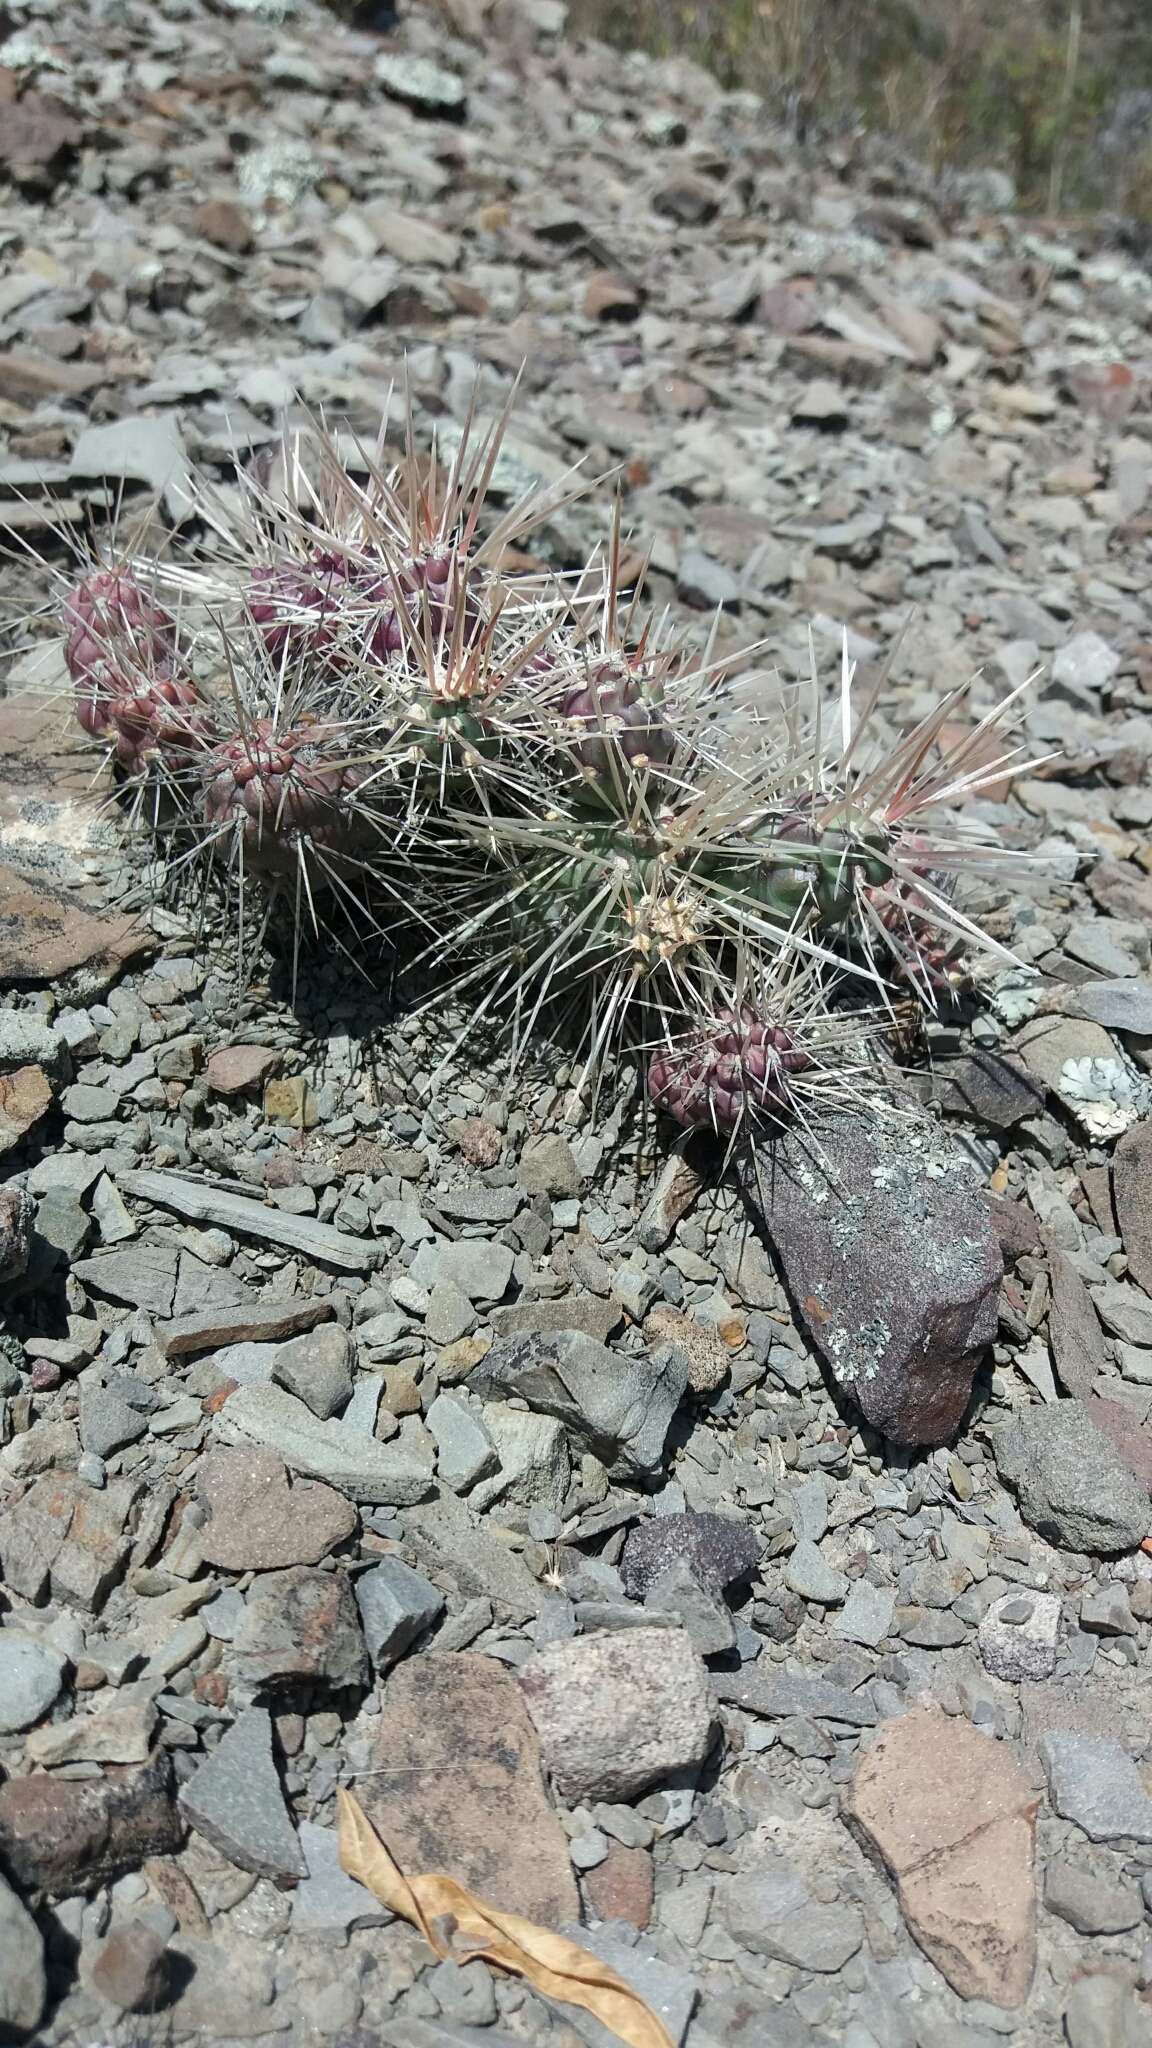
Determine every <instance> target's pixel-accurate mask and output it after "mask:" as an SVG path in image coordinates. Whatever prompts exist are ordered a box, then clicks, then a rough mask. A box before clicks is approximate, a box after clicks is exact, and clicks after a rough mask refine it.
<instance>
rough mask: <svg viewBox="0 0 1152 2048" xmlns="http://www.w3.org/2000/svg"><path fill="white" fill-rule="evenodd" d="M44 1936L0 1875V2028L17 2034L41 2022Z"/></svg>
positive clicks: (44, 1990) (45, 1993)
mask: <svg viewBox="0 0 1152 2048" xmlns="http://www.w3.org/2000/svg"><path fill="white" fill-rule="evenodd" d="M47 1990H48V1986H47V1979H46V1977H45V1972H44V1940H43V1937H42V1935H41V1933H40V1929H39V1928H38V1927H37V1925H36V1922H35V1920H34V1919H33V1918H32V1915H31V1913H30V1912H29V1911H28V1908H27V1906H25V1905H24V1904H23V1902H22V1901H21V1900H20V1899H18V1898H17V1896H16V1894H15V1892H14V1891H13V1890H12V1887H11V1885H9V1884H8V1882H7V1880H6V1879H5V1878H3V1877H0V2028H2V2029H3V2031H4V2032H5V2034H7V2033H8V2032H9V2030H11V2032H12V2034H13V2035H14V2036H16V2037H17V2038H23V2037H24V2036H25V2035H27V2034H31V2032H32V2030H33V2028H34V2027H38V2026H39V2024H40V2017H41V2014H42V2013H43V2011H44V2001H45V1998H46V1996H47Z"/></svg>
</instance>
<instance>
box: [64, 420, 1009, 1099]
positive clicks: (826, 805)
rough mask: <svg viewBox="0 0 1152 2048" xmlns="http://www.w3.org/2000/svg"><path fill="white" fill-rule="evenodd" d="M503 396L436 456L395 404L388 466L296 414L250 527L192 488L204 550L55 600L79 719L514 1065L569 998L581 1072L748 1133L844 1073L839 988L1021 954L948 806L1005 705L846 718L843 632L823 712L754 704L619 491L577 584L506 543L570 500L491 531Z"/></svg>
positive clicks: (267, 470)
mask: <svg viewBox="0 0 1152 2048" xmlns="http://www.w3.org/2000/svg"><path fill="white" fill-rule="evenodd" d="M505 424H506V418H505V419H504V420H501V421H498V422H497V424H496V426H495V427H494V428H493V430H492V431H491V432H490V433H489V434H488V435H487V436H486V437H482V438H481V440H480V442H479V445H476V444H475V442H474V441H471V440H470V439H469V432H467V431H466V432H465V434H464V436H463V437H462V439H461V441H460V444H459V448H458V451H457V453H456V455H455V457H454V459H453V461H452V462H451V463H450V464H449V465H447V466H445V465H444V464H442V463H440V462H439V460H438V458H437V457H436V455H435V454H434V455H433V457H432V459H431V462H430V463H429V464H427V465H421V464H420V463H419V462H418V461H417V460H416V457H415V455H414V452H413V435H412V431H411V422H409V432H408V438H407V450H406V455H405V458H404V460H403V461H402V462H400V463H397V464H394V465H390V464H389V462H388V460H387V458H386V455H385V453H384V437H383V433H382V435H381V440H380V443H379V444H378V447H377V451H376V453H375V455H372V456H365V457H360V456H358V457H357V463H358V466H357V467H356V470H355V473H354V474H353V473H351V472H350V471H349V469H348V467H347V466H346V464H345V462H344V460H343V459H342V451H341V448H340V445H339V444H338V443H337V442H336V441H335V440H334V439H333V438H332V437H330V436H327V435H325V434H324V433H323V432H322V431H320V430H315V431H310V432H309V433H308V434H306V435H304V436H301V437H299V440H298V441H296V440H292V439H286V440H285V443H284V446H283V449H282V451H281V468H282V469H283V471H284V480H283V481H282V482H281V483H280V484H276V483H275V482H274V471H275V464H268V463H266V464H263V465H262V466H261V467H260V468H259V470H258V471H257V472H256V473H255V474H253V475H252V476H249V477H247V478H244V477H242V478H241V479H240V480H239V483H240V503H241V505H242V508H244V509H242V512H241V515H240V520H239V524H238V525H237V523H236V518H235V502H236V501H235V498H234V496H233V497H230V498H229V500H228V501H227V502H225V501H224V500H216V499H214V498H213V497H212V494H211V492H210V490H208V488H207V487H205V489H204V494H203V495H204V504H203V508H202V509H203V512H204V517H203V526H204V528H205V529H206V530H207V532H208V534H209V535H210V536H214V538H210V539H209V541H208V543H207V545H206V548H205V551H204V552H203V553H202V554H201V555H200V556H198V558H197V560H196V562H195V563H194V564H184V565H180V564H173V563H160V562H154V563H148V564H145V565H142V566H141V567H139V568H133V569H129V568H128V567H124V566H122V567H118V568H111V569H108V568H105V569H98V570H95V571H92V572H90V573H89V574H87V575H85V576H84V578H83V580H82V581H81V582H80V583H79V585H78V586H77V588H76V589H75V590H73V591H72V592H71V593H70V594H69V595H68V596H67V598H66V601H65V604H64V607H63V627H64V634H65V642H66V646H65V652H66V659H67V662H68V667H69V670H70V672H71V674H72V677H73V679H74V684H75V693H76V698H75V701H76V711H77V716H78V717H79V719H80V722H81V724H82V725H83V726H84V727H85V729H86V730H87V731H88V732H89V733H91V734H93V735H94V736H96V737H98V738H100V739H102V740H103V741H104V742H105V743H106V744H107V746H108V747H109V749H110V751H111V753H112V755H113V758H114V759H115V760H116V762H117V763H118V765H119V767H120V769H121V771H122V772H123V775H124V776H127V777H129V778H131V780H132V782H133V784H134V787H135V788H136V790H137V791H146V792H147V793H148V795H149V802H148V804H147V806H146V809H147V814H148V815H149V817H150V818H151V819H152V820H153V822H154V824H155V826H156V828H157V829H158V830H160V831H162V832H164V833H166V834H167V835H169V839H170V841H171V842H172V843H173V845H174V848H175V851H176V854H177V856H178V857H177V859H176V861H175V863H174V865H175V868H176V869H177V870H179V869H182V868H183V867H184V866H185V865H186V864H193V863H195V862H196V861H197V860H198V859H200V858H201V857H202V856H203V857H204V859H205V860H206V861H207V864H208V873H209V874H210V875H213V876H222V877H224V878H226V880H227V883H228V886H229V888H230V889H231V890H232V892H233V898H235V896H236V895H239V900H240V902H241V905H242V904H243V900H244V897H243V892H244V891H246V890H247V889H248V888H249V887H252V888H255V889H257V890H260V891H261V892H262V894H263V898H264V904H265V914H264V920H263V923H262V924H261V926H260V930H261V932H263V930H264V929H265V927H268V928H269V929H273V930H274V929H275V924H276V919H277V918H279V917H281V916H285V917H286V919H287V922H288V924H289V927H290V930H291V934H292V936H293V940H294V943H295V940H296V938H297V937H298V924H299V922H300V921H301V920H302V919H307V920H308V921H309V922H310V923H311V925H312V928H313V929H314V930H315V931H317V932H320V931H322V930H325V929H327V928H328V926H329V924H330V922H331V917H330V913H331V911H332V910H333V909H334V908H336V907H341V908H343V909H345V910H347V911H348V912H349V914H351V915H354V916H355V917H356V918H357V921H359V922H361V924H362V926H366V928H367V929H368V930H371V931H374V932H376V933H378V934H382V935H383V936H385V937H386V938H389V939H391V940H392V941H393V942H395V943H397V944H399V943H400V941H401V940H405V941H406V940H407V939H409V938H410V937H411V934H412V933H413V932H414V931H418V932H419V933H420V934H421V935H422V936H421V938H420V940H419V941H418V948H419V950H418V951H417V952H416V959H415V963H414V964H415V966H416V967H417V968H420V969H422V970H423V969H426V968H427V967H428V966H429V965H430V964H434V965H435V967H436V968H437V969H438V970H439V972H440V974H441V976H442V975H443V973H444V972H445V971H446V970H450V971H451V973H452V974H453V975H454V977H455V986H456V988H457V990H458V992H460V993H461V994H464V995H466V997H467V1007H468V1008H469V1009H470V1010H471V1011H472V1013H473V1014H474V1016H475V1017H476V1018H477V1019H480V1018H497V1017H502V1018H505V1019H507V1021H508V1024H509V1028H510V1032H511V1037H512V1052H513V1064H514V1063H515V1059H516V1058H517V1057H518V1056H519V1054H520V1052H521V1050H522V1049H523V1047H524V1045H525V1044H526V1041H527V1039H528V1038H529V1036H530V1035H531V1034H532V1032H533V1031H534V1029H535V1028H536V1026H537V1025H538V1024H539V1023H541V1022H542V1021H543V1020H545V1019H547V1020H549V1021H550V1022H553V1021H554V1022H556V1023H557V1024H561V1023H562V1025H563V1028H564V1029H565V1030H566V1031H571V1033H572V1035H573V1037H574V1039H575V1042H576V1046H577V1048H578V1055H579V1058H578V1064H577V1068H576V1088H577V1093H579V1091H580V1090H581V1088H582V1087H585V1086H593V1087H594V1085H595V1079H596V1077H597V1076H598V1075H599V1074H600V1073H601V1072H602V1071H603V1069H604V1067H605V1065H606V1063H610V1062H611V1060H612V1059H613V1058H614V1056H615V1055H616V1054H617V1053H618V1052H620V1051H621V1050H622V1049H628V1050H630V1051H631V1052H632V1053H634V1054H636V1055H637V1056H640V1057H642V1058H643V1059H644V1060H646V1061H647V1069H648V1087H649V1091H650V1094H651V1097H652V1099H653V1101H654V1102H655V1103H656V1104H657V1105H658V1106H659V1107H660V1108H661V1109H662V1110H663V1111H665V1112H667V1114H668V1115H670V1116H671V1117H672V1118H673V1119H674V1120H675V1121H676V1122H677V1123H679V1124H680V1125H681V1126H682V1127H684V1128H685V1129H691V1128H696V1127H698V1126H707V1127H709V1128H712V1129H715V1130H716V1131H719V1132H726V1133H728V1134H733V1133H740V1132H743V1131H745V1130H754V1129H755V1128H756V1127H757V1126H758V1125H760V1124H762V1123H763V1122H764V1121H765V1120H770V1119H773V1118H780V1117H785V1116H787V1115H788V1114H790V1113H791V1112H792V1111H793V1110H794V1108H795V1107H796V1105H797V1104H798V1103H799V1102H800V1101H801V1100H802V1099H809V1098H816V1097H818V1096H819V1095H820V1093H821V1091H824V1092H825V1093H826V1092H827V1089H828V1088H829V1087H832V1088H833V1089H834V1088H836V1087H840V1088H841V1089H842V1090H843V1091H847V1083H848V1075H849V1073H850V1072H853V1073H854V1072H856V1071H857V1069H855V1068H850V1067H849V1066H848V1064H847V1058H848V1055H847V1050H846V1048H847V1045H848V1044H849V1042H851V1043H855V1042H856V1040H854V1039H851V1037H850V1034H848V1035H845V1034H844V1033H842V1032H841V1031H840V1020H841V1018H842V1015H843V1013H844V1011H845V1008H847V1010H848V1011H849V1012H850V1013H851V1016H852V1017H853V1018H854V1019H855V1020H856V1022H855V1023H854V1024H853V1029H854V1030H855V1029H856V1028H857V1025H858V1024H859V1017H860V1003H861V1000H862V999H867V1000H869V1001H871V1000H873V999H874V998H875V997H877V996H879V997H880V1000H881V1005H882V1006H884V1005H888V994H887V993H886V992H887V991H888V990H889V988H890V985H891V984H893V983H896V984H902V985H903V986H904V987H905V988H906V990H907V991H909V992H910V994H911V996H912V998H913V999H914V1001H915V1002H916V1003H917V1004H918V1005H919V1006H920V1007H921V1008H923V1009H925V1010H929V1011H930V1010H932V1009H933V1008H934V1007H936V1006H937V1005H938V1004H939V1003H940V1002H941V1001H944V1000H947V999H948V996H949V993H950V990H951V988H952V986H953V985H954V982H955V979H956V977H957V975H958V974H959V972H960V971H961V969H962V968H963V966H964V964H965V962H966V960H967V958H968V956H969V955H970V954H971V953H972V952H973V951H974V950H984V951H986V952H989V953H993V954H995V953H999V954H1000V957H1001V958H1004V957H1007V956H1005V955H1004V953H1003V949H1002V948H998V947H997V946H996V945H995V943H994V942H993V941H992V940H991V939H990V938H987V937H986V936H985V935H984V934H982V933H981V932H980V931H979V929H978V927H977V926H976V925H975V924H973V923H972V922H971V920H969V919H968V918H967V917H966V916H965V915H964V913H963V910H962V908H961V907H960V903H959V899H957V900H955V901H954V899H953V889H952V882H951V880H950V879H949V878H950V877H951V878H956V877H958V876H959V875H960V874H961V873H962V871H963V866H964V863H965V861H966V860H967V859H969V858H970V857H971V858H976V857H978V853H976V852H974V853H972V854H971V855H970V854H969V853H967V852H966V851H965V848H964V845H963V841H962V839H961V837H960V836H958V835H957V834H956V832H955V831H954V830H951V831H950V830H949V829H948V827H947V826H946V825H944V826H942V825H941V824H940V822H939V813H940V812H941V810H942V809H943V810H948V809H952V810H955V809H957V808H958V807H960V806H961V805H962V804H963V803H964V802H965V800H966V799H967V798H968V797H970V796H971V795H972V794H973V793H975V792H977V791H978V790H979V789H980V788H981V786H982V785H983V784H984V783H985V782H986V781H990V780H991V779H992V778H993V777H996V776H999V775H1001V774H1003V772H1004V770H1005V767H1006V765H1007V763H1008V762H1009V761H1011V760H1012V759H1013V758H1014V757H1013V756H1012V755H1011V754H1006V755H1001V756H1000V757H999V758H998V759H996V760H994V761H991V762H988V763H987V765H986V766H984V767H981V768H979V769H976V768H975V767H973V766H971V765H970V764H971V763H973V762H975V761H979V760H983V761H985V762H987V755H988V749H987V747H986V745H985V740H986V736H987V734H988V732H989V730H990V729H991V728H992V727H994V726H996V725H997V724H998V723H1000V722H1001V721H1002V720H1003V719H1004V718H1005V716H1006V715H1007V714H1008V713H1009V711H1010V709H1011V705H1012V702H1013V699H1011V698H1009V699H1008V700H1006V702H1005V703H1004V704H1002V705H1000V706H998V707H997V709H996V710H995V711H994V712H993V713H990V714H989V716H988V718H987V719H985V720H984V721H982V722H981V724H979V725H978V726H976V727H975V728H973V730H972V732H971V733H970V734H969V735H968V737H967V738H966V739H965V740H962V741H961V742H960V743H959V744H958V745H952V746H951V747H949V746H948V745H947V744H945V740H944V728H945V725H946V724H947V723H948V721H950V720H951V719H953V718H954V716H955V713H956V697H955V696H952V697H950V698H948V699H946V700H944V701H943V702H942V703H941V705H939V706H938V707H937V708H936V710H935V711H933V712H932V713H931V714H930V716H929V717H928V718H926V719H924V720H922V721H921V722H920V724H919V725H917V726H916V727H915V728H914V729H913V730H912V731H911V732H909V733H907V734H906V735H905V736H904V737H903V738H901V739H899V740H897V741H895V742H892V741H891V740H885V739H884V738H883V737H882V736H881V735H880V734H878V733H876V732H874V730H873V726H872V724H871V723H870V722H869V718H868V717H866V718H865V720H864V721H863V723H862V725H861V726H860V727H859V728H857V727H856V725H855V723H854V716H853V708H852V694H851V683H852V671H851V665H850V664H849V663H848V662H847V659H845V662H844V667H843V671H842V675H841V682H840V693H839V706H838V712H839V715H838V716H830V715H829V706H828V705H827V704H826V703H825V701H824V696H823V693H822V690H821V687H820V685H819V682H818V680H817V679H816V678H815V677H813V679H812V683H811V695H810V700H809V703H808V705H807V707H805V706H804V704H803V702H802V700H801V699H800V698H799V696H798V695H797V697H796V699H795V701H794V703H792V704H791V705H789V706H787V707H786V709H785V712H784V714H783V715H778V714H777V712H776V711H775V710H772V711H768V710H756V709H755V708H753V709H747V708H745V707H746V706H747V705H750V706H753V707H755V706H756V705H757V704H767V703H771V704H773V705H775V704H776V702H777V701H778V692H776V691H775V689H774V688H772V687H767V688H766V687H765V684H766V683H769V682H770V681H771V679H768V678H765V677H764V676H763V674H762V673H760V672H759V671H757V670H756V669H755V668H754V667H751V666H750V665H749V666H746V667H745V669H744V670H743V671H742V672H741V671H740V670H739V669H738V668H737V667H736V665H735V664H734V663H733V662H732V660H731V659H730V658H726V659H725V660H724V661H723V662H720V661H719V660H716V661H714V660H713V659H712V643H711V642H710V643H709V644H708V646H706V647H705V648H704V649H703V650H702V651H701V650H698V649H697V648H696V647H695V646H694V645H693V643H692V642H691V641H690V640H689V639H688V638H686V637H677V635H676V634H675V633H674V632H671V631H670V629H669V627H668V622H667V620H666V619H665V618H654V617H648V616H646V615H645V614H644V613H643V611H642V609H641V603H640V598H639V595H638V594H637V593H635V592H631V593H625V592H624V591H623V590H622V587H621V575H622V572H621V563H622V559H623V550H622V543H621V530H620V515H619V510H617V515H616V519H615V522H614V525H613V529H612V533H611V537H610V540H609V541H608V544H607V546H606V548H605V550H604V551H603V557H601V553H600V551H599V550H597V551H595V552H594V553H593V556H592V558H591V560H590V561H589V562H588V563H587V565H586V566H585V568H584V569H583V570H582V571H580V572H579V573H578V574H577V575H576V576H575V578H568V577H566V576H564V575H560V574H551V573H549V572H544V571H540V570H539V569H535V570H533V571H532V572H531V573H528V572H526V571H524V570H522V569H518V570H517V571H515V572H514V571H512V570H511V569H510V568H509V567H508V562H507V555H508V550H509V549H510V548H511V546H512V545H513V543H516V544H517V545H519V543H520V541H521V539H522V537H523V535H524V534H525V533H526V532H527V531H529V530H530V528H531V527H532V525H533V524H534V523H535V524H539V523H540V522H541V521H542V519H543V518H544V516H545V515H546V513H548V512H549V511H551V510H552V509H554V508H555V505H556V499H555V498H553V499H551V500H549V498H548V497H547V495H546V494H543V495H542V494H540V493H536V492H533V493H530V494H529V496H528V498H527V499H525V500H524V501H523V502H522V503H520V504H518V505H513V506H512V507H510V508H509V509H508V510H507V511H505V512H504V513H503V514H502V515H501V516H498V517H497V518H496V519H495V520H494V522H493V523H492V524H491V526H490V527H485V525H484V513H485V507H486V500H487V497H488V494H489V489H490V486H491V485H492V483H493V478H494V472H495V466H496V461H497V457H498V455H499V450H500V441H501V436H502V434H503V431H504V426H505ZM567 495H570V493H569V494H567ZM520 559H521V561H522V560H523V557H522V556H521V558H520ZM158 590H159V591H163V592H165V593H166V592H168V591H172V592H174V593H179V594H180V595H181V596H183V597H186V598H187V599H188V600H189V602H188V603H187V604H185V605H184V606H183V608H180V607H178V606H177V605H176V604H175V602H173V603H172V605H171V608H170V607H169V605H167V604H165V603H163V602H161V600H160V598H159V597H158V596H157V595H156V594H155V593H156V591H158ZM177 618H178V619H179V627H177V623H176V620H177ZM166 794H167V795H170V796H171V799H172V800H171V801H167V800H166ZM153 799H155V800H153ZM141 808H144V807H141ZM362 913H367V915H366V917H362V916H361V914H362ZM241 922H242V923H243V922H245V920H244V913H243V909H242V910H241ZM410 950H412V949H411V948H410ZM441 985H442V984H441ZM794 986H802V988H803V991H804V994H803V1001H802V1003H801V1005H800V1009H799V1012H798V1011H797V1010H796V1008H795V1006H794V1005H793V1006H792V1007H790V1001H791V998H790V994H789V992H790V990H792V989H793V987H794ZM888 1007H889V1008H890V1005H888ZM825 1027H827V1028H825ZM866 1035H867V1034H866ZM653 1046H655V1047H656V1050H655V1052H653V1051H652V1048H653Z"/></svg>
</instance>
